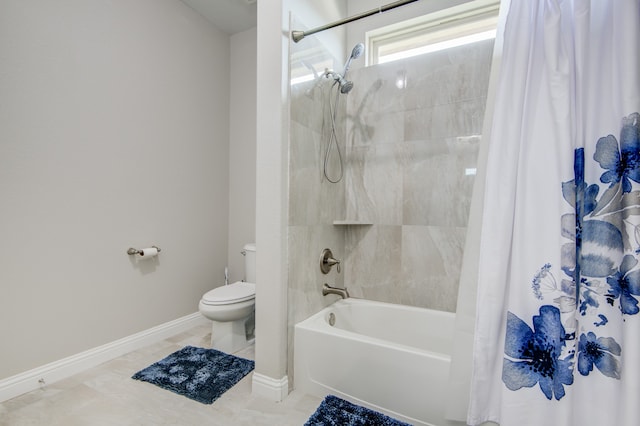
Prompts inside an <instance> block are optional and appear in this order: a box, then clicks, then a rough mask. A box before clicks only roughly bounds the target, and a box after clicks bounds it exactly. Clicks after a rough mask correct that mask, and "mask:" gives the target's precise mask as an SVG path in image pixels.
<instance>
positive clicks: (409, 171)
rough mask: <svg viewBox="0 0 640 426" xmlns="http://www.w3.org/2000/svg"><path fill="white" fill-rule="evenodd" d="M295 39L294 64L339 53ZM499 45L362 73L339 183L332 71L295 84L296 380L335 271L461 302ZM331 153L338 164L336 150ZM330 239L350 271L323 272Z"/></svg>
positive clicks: (291, 281) (344, 125)
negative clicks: (307, 322) (304, 341)
mask: <svg viewBox="0 0 640 426" xmlns="http://www.w3.org/2000/svg"><path fill="white" fill-rule="evenodd" d="M291 48H292V51H291V52H290V56H291V67H292V68H294V67H296V66H298V67H301V66H302V65H301V64H302V63H303V62H304V67H307V68H310V69H314V70H315V72H316V73H318V71H319V72H320V74H321V72H322V70H323V69H324V68H322V67H321V66H319V65H316V66H313V65H314V64H322V63H326V61H327V57H330V55H329V54H328V52H327V51H326V49H324V48H323V46H322V45H321V44H320V43H318V42H317V41H316V40H314V39H313V38H310V39H309V40H305V43H304V44H300V45H296V44H294V45H292V46H291ZM492 49H493V42H492V41H487V42H480V43H476V44H473V45H469V46H465V47H459V48H456V49H450V50H448V51H443V52H438V53H433V54H429V55H423V56H420V57H415V58H412V59H407V60H403V61H399V62H395V63H389V64H383V65H376V66H372V67H366V68H361V69H359V70H357V71H354V72H353V73H350V74H349V80H352V81H353V82H354V89H353V90H352V91H351V92H350V93H349V94H348V95H347V96H344V95H341V96H340V102H339V104H338V112H337V114H336V117H337V119H338V123H337V124H338V132H337V134H338V140H339V143H340V145H341V149H342V150H343V151H342V152H343V156H344V160H345V161H344V163H345V164H344V172H345V175H344V179H342V181H341V182H339V183H337V184H332V183H329V182H328V181H327V180H326V179H325V178H324V177H323V163H324V156H325V152H326V149H327V144H328V131H329V126H328V123H329V120H330V116H329V113H330V111H329V109H328V102H329V100H331V101H332V100H333V98H332V97H330V96H329V88H330V86H331V81H329V80H326V79H323V78H322V77H320V78H316V80H315V81H309V82H307V83H302V84H295V85H292V87H291V97H290V102H291V104H290V119H291V120H290V129H289V131H290V140H289V226H288V237H287V241H288V250H289V252H288V265H289V266H288V339H289V346H288V347H289V354H288V355H289V356H288V372H289V383H291V384H293V383H294V377H293V356H294V354H293V339H294V334H293V327H294V325H295V324H296V323H297V322H300V321H302V320H303V319H305V318H308V317H309V316H310V315H312V314H314V313H316V312H318V311H319V310H321V309H322V308H323V307H325V306H327V305H329V304H331V303H333V302H334V301H335V300H336V299H337V296H327V297H323V296H322V290H321V289H322V284H323V283H324V282H327V283H329V284H330V285H337V286H343V285H346V286H347V287H348V289H349V292H350V293H351V295H352V296H356V297H363V298H366V299H371V300H379V301H383V302H392V303H401V304H405V305H413V306H420V307H428V308H433V309H439V310H445V311H455V306H456V298H457V291H458V279H459V275H460V268H461V264H462V254H463V249H464V243H465V237H466V226H467V219H468V212H469V205H470V202H471V195H472V194H471V192H472V189H473V179H474V175H473V172H474V170H475V167H476V157H477V153H478V147H479V146H478V145H479V141H480V132H481V130H482V121H483V116H484V107H485V98H486V92H487V86H488V81H489V71H490V64H491V54H492ZM330 60H332V59H330ZM341 66H342V64H340V63H339V61H334V65H333V67H334V68H336V67H337V68H340V67H341ZM292 73H293V71H292ZM330 163H331V164H330V166H331V168H332V170H335V169H336V167H337V164H336V155H335V150H334V151H332V155H331V157H330ZM335 220H344V221H347V222H364V223H368V224H369V225H348V226H336V225H333V222H334V221H335ZM325 247H329V248H331V249H332V250H333V253H334V255H335V257H337V258H339V259H342V266H343V268H342V269H343V272H342V274H337V273H336V271H335V268H334V269H333V270H332V271H331V272H330V273H329V274H328V275H323V274H322V273H321V272H320V269H319V258H320V251H321V250H322V249H323V248H325Z"/></svg>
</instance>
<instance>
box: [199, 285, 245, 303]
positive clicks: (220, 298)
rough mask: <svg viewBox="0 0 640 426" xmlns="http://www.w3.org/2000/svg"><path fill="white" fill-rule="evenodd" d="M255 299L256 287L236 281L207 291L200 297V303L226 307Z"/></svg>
mask: <svg viewBox="0 0 640 426" xmlns="http://www.w3.org/2000/svg"><path fill="white" fill-rule="evenodd" d="M254 297H256V285H255V284H253V283H246V282H244V281H237V282H235V283H233V284H229V285H223V286H220V287H217V288H214V289H213V290H209V291H208V292H207V293H205V295H204V296H202V303H204V304H206V305H228V304H230V303H239V302H244V301H247V300H251V299H253V298H254Z"/></svg>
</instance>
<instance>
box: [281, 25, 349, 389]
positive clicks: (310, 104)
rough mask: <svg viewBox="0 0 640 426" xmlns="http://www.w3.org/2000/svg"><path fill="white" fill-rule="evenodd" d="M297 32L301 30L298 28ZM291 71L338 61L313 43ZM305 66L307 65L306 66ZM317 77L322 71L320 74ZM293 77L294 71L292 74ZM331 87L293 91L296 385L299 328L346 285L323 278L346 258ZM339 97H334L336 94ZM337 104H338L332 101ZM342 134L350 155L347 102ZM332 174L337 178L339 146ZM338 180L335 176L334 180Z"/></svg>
mask: <svg viewBox="0 0 640 426" xmlns="http://www.w3.org/2000/svg"><path fill="white" fill-rule="evenodd" d="M296 27H300V25H297V26H296ZM291 48H292V51H291V52H290V56H291V67H292V69H293V68H295V67H298V68H303V71H306V72H307V73H308V72H309V70H307V69H306V68H307V67H308V68H311V69H313V70H316V69H317V70H319V72H320V74H321V73H322V72H323V71H324V64H327V63H328V64H329V65H328V67H334V65H333V64H332V62H334V61H333V58H332V57H331V55H329V53H328V52H327V50H326V49H325V48H324V47H323V46H322V44H321V43H319V42H318V41H317V40H316V39H314V38H309V39H308V40H305V42H304V43H300V44H292V46H291ZM303 62H304V64H305V65H303ZM315 72H316V73H317V72H318V71H315ZM292 74H293V70H292ZM330 89H331V81H330V80H328V79H326V78H323V77H322V76H321V75H319V76H318V77H316V79H315V80H314V81H309V82H306V83H300V84H294V85H292V86H291V97H290V101H291V104H290V128H289V221H288V236H287V241H288V251H289V252H288V271H287V272H288V288H287V290H288V291H287V299H288V320H287V325H288V340H289V341H288V348H289V349H288V352H289V353H288V357H287V358H288V368H287V371H288V372H289V383H290V384H293V383H294V380H293V338H294V336H293V327H294V325H295V324H296V323H298V322H300V321H302V320H304V319H306V318H307V317H309V316H311V315H312V314H314V313H316V312H318V311H320V310H321V309H322V308H324V307H325V306H327V305H329V304H331V303H333V302H334V301H335V300H336V299H337V296H327V297H324V296H322V284H323V283H325V282H326V283H328V284H329V285H332V286H343V285H344V279H343V277H344V273H341V274H338V273H337V272H336V268H333V270H332V271H331V272H330V273H329V274H327V275H324V274H322V273H321V272H320V264H319V262H320V253H321V251H322V249H324V248H330V249H331V250H332V252H333V254H334V257H336V258H338V259H343V258H344V254H345V252H344V247H345V242H344V229H343V228H342V227H336V226H334V225H333V221H334V220H336V219H339V218H342V217H344V214H345V213H344V211H345V206H344V200H345V192H344V189H345V184H344V182H345V179H342V180H341V182H339V183H336V184H334V183H330V182H328V181H327V180H326V179H325V178H324V175H323V164H324V157H325V152H326V149H327V144H328V139H327V138H328V131H329V127H328V123H329V120H330V116H329V115H328V114H329V109H328V103H327V101H328V99H329V91H330ZM332 93H335V91H332ZM331 99H333V98H331ZM338 108H339V111H338V113H337V115H336V116H337V117H341V118H339V119H338V121H337V134H338V135H339V136H340V137H339V139H340V140H339V143H340V149H341V150H342V153H343V154H342V155H343V156H344V150H345V138H344V135H345V134H346V131H345V124H344V122H345V120H344V117H345V111H346V97H345V96H344V95H342V96H341V98H340V99H339V103H338ZM329 168H330V170H332V171H333V172H334V173H336V172H337V170H338V168H339V164H338V163H337V157H336V151H335V146H334V147H333V150H332V151H331V156H330V158H329ZM331 176H333V174H332V175H331Z"/></svg>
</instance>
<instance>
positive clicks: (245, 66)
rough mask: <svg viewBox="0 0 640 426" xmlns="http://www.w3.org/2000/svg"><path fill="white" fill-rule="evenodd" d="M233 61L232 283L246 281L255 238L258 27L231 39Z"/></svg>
mask: <svg viewBox="0 0 640 426" xmlns="http://www.w3.org/2000/svg"><path fill="white" fill-rule="evenodd" d="M230 59H231V64H230V70H231V74H230V81H229V90H230V99H229V111H230V119H231V121H230V125H229V164H230V167H229V244H228V257H229V260H228V262H229V280H230V282H233V281H239V280H242V279H244V278H245V277H244V257H242V255H241V254H240V252H241V251H242V246H244V245H245V244H246V243H254V242H255V239H256V85H257V80H256V29H255V28H252V29H250V30H247V31H243V32H241V33H237V34H234V35H232V36H231V52H230ZM222 280H223V278H222V277H219V283H222Z"/></svg>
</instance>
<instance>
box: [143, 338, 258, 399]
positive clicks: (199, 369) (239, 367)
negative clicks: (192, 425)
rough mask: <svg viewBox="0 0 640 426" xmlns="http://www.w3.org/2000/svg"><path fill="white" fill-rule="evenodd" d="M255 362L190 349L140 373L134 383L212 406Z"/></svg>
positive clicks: (212, 351)
mask: <svg viewBox="0 0 640 426" xmlns="http://www.w3.org/2000/svg"><path fill="white" fill-rule="evenodd" d="M253 367H254V362H253V361H251V360H248V359H244V358H238V357H237V356H233V355H229V354H226V353H224V352H220V351H217V350H215V349H203V348H196V347H193V346H186V347H184V348H182V349H180V350H179V351H177V352H174V353H172V354H171V355H169V356H167V357H166V358H164V359H162V360H160V361H158V362H156V363H154V364H152V365H150V366H149V367H147V368H145V369H143V370H140V371H138V372H137V373H136V374H134V375H133V376H132V378H133V379H136V380H142V381H144V382H149V383H153V384H154V385H157V386H160V387H161V388H164V389H167V390H170V391H171V392H175V393H177V394H179V395H183V396H186V397H187V398H191V399H193V400H195V401H198V402H201V403H203V404H212V403H213V401H215V400H216V399H218V398H219V397H220V395H222V394H223V393H225V392H226V391H227V390H229V389H230V388H231V387H232V386H233V385H235V384H236V383H238V382H239V381H240V379H242V378H243V377H244V376H246V375H247V374H249V373H250V372H251V371H252V370H253Z"/></svg>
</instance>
